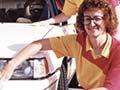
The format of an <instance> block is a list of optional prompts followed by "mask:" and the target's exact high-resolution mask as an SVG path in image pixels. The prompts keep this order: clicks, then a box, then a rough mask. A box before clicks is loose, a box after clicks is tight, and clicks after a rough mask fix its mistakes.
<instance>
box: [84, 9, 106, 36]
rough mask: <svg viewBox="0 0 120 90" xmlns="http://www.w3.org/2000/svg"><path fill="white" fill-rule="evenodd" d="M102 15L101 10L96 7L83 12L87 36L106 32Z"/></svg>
mask: <svg viewBox="0 0 120 90" xmlns="http://www.w3.org/2000/svg"><path fill="white" fill-rule="evenodd" d="M103 16H104V14H103V11H102V10H98V9H92V10H89V11H85V12H84V28H85V31H86V33H87V34H88V35H89V36H92V37H98V36H99V35H102V34H104V33H106V29H105V24H104V20H103Z"/></svg>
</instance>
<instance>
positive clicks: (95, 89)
mask: <svg viewBox="0 0 120 90" xmlns="http://www.w3.org/2000/svg"><path fill="white" fill-rule="evenodd" d="M89 90H108V89H107V88H105V87H99V88H94V89H89Z"/></svg>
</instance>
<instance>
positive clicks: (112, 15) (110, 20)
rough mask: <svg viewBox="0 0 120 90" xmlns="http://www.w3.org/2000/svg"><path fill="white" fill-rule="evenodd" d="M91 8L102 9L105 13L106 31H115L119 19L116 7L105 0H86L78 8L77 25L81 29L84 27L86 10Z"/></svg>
mask: <svg viewBox="0 0 120 90" xmlns="http://www.w3.org/2000/svg"><path fill="white" fill-rule="evenodd" d="M90 9H100V10H102V11H103V13H104V18H103V19H104V21H105V27H106V31H107V32H108V33H114V32H115V31H116V28H117V25H118V19H117V16H116V12H115V9H114V7H113V6H112V5H111V4H110V3H109V2H107V1H105V0H84V2H83V3H82V4H81V6H80V7H79V10H78V16H77V22H76V25H77V27H78V28H79V29H80V30H83V31H84V30H85V29H84V19H83V18H84V12H85V11H89V10H90Z"/></svg>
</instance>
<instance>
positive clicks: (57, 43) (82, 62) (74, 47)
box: [50, 34, 112, 89]
mask: <svg viewBox="0 0 120 90" xmlns="http://www.w3.org/2000/svg"><path fill="white" fill-rule="evenodd" d="M79 36H80V40H83V42H86V45H82V42H81V41H80V43H78V42H77V41H76V38H77V35H70V36H65V37H64V36H63V37H57V38H51V39H50V43H51V46H52V49H53V50H54V52H55V53H56V55H57V57H61V56H71V57H75V59H76V66H77V67H76V72H77V79H78V81H79V83H80V85H82V86H83V87H84V88H85V89H90V88H96V87H101V86H103V83H104V82H105V77H106V73H107V71H106V69H105V68H104V67H105V66H107V64H108V62H107V61H109V60H110V59H109V53H110V48H111V41H112V38H111V36H110V35H109V34H108V39H107V41H106V44H105V47H104V49H103V51H102V53H101V56H102V57H96V56H95V54H93V53H92V51H93V49H91V46H90V44H89V42H88V39H87V38H82V37H81V36H82V34H81V35H79ZM83 46H85V47H86V49H85V50H84V48H83ZM91 50H92V51H91ZM82 52H83V53H84V54H83V53H82ZM96 62H97V63H96Z"/></svg>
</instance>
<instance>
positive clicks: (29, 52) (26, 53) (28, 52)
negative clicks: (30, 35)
mask: <svg viewBox="0 0 120 90" xmlns="http://www.w3.org/2000/svg"><path fill="white" fill-rule="evenodd" d="M48 49H51V45H50V42H49V39H45V40H38V41H34V42H32V43H31V44H29V45H28V46H26V47H25V48H24V49H22V50H21V51H20V52H19V53H18V54H17V55H16V56H15V57H14V58H13V59H12V60H10V61H9V62H8V64H7V65H6V66H5V67H4V69H3V70H2V71H1V73H0V80H1V81H6V80H8V79H9V78H10V77H11V75H12V73H13V71H14V69H15V68H16V67H17V66H18V65H19V64H21V63H22V62H23V61H25V60H26V59H28V58H30V57H31V56H33V55H35V54H37V53H38V52H40V51H41V50H48Z"/></svg>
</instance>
